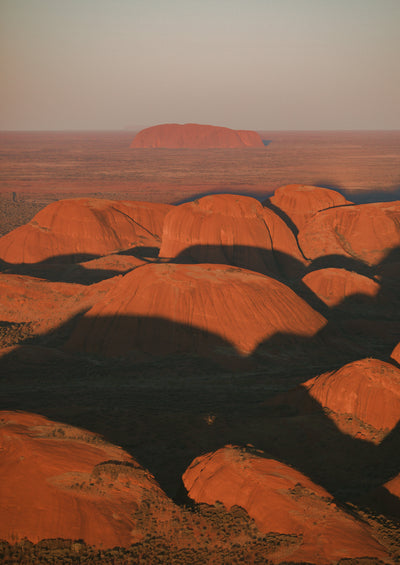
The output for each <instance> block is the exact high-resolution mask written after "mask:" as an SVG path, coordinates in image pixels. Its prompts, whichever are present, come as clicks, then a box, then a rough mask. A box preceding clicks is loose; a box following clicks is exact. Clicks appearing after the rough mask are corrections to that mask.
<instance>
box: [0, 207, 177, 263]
mask: <svg viewBox="0 0 400 565" xmlns="http://www.w3.org/2000/svg"><path fill="white" fill-rule="evenodd" d="M169 208H170V206H168V205H166V204H154V203H151V202H128V201H126V202H123V201H121V202H119V201H112V200H102V199H95V198H78V199H71V200H59V201H57V202H53V203H52V204H49V205H48V206H46V208H44V209H43V210H41V211H40V212H38V214H36V216H34V218H33V219H32V220H31V221H30V222H29V223H28V224H26V225H24V226H21V227H19V228H17V229H15V230H13V231H12V232H10V233H8V234H6V235H5V236H3V237H2V238H0V259H1V260H3V261H4V262H6V263H11V264H16V263H38V262H41V261H48V260H53V261H55V262H65V261H68V262H71V261H79V260H81V261H82V260H84V259H91V258H94V257H97V256H100V255H108V254H110V253H114V252H116V251H120V250H122V249H128V248H135V247H159V245H160V239H159V238H160V236H161V232H162V224H163V221H164V216H165V215H166V213H167V212H168V210H169Z"/></svg>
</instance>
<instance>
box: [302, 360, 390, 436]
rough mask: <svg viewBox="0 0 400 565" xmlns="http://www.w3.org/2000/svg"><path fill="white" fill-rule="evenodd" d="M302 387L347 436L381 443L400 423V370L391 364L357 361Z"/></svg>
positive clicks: (375, 361) (310, 381)
mask: <svg viewBox="0 0 400 565" xmlns="http://www.w3.org/2000/svg"><path fill="white" fill-rule="evenodd" d="M302 386H303V387H304V388H305V389H306V390H307V391H308V393H309V394H310V396H311V397H312V398H314V399H315V400H316V401H317V402H318V403H319V404H320V405H321V406H322V407H323V408H324V409H327V410H328V411H329V412H328V413H329V416H330V417H331V418H332V419H333V421H334V422H335V424H336V425H337V426H338V428H339V429H340V430H342V431H343V432H344V433H348V434H351V435H353V436H356V437H362V438H364V439H368V440H370V441H374V442H375V443H379V442H380V441H381V440H382V439H383V437H385V435H387V434H388V433H389V432H390V431H391V430H393V428H394V427H395V426H396V425H397V423H398V422H399V420H400V369H398V368H397V367H394V366H393V365H391V364H390V363H385V362H384V361H380V360H378V359H362V360H360V361H354V362H352V363H348V364H347V365H345V366H344V367H341V368H340V369H338V370H337V371H329V372H327V373H324V374H322V375H319V376H317V377H314V378H312V379H310V380H308V381H307V382H305V383H303V385H302Z"/></svg>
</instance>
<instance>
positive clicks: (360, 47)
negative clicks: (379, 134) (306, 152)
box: [0, 0, 400, 130]
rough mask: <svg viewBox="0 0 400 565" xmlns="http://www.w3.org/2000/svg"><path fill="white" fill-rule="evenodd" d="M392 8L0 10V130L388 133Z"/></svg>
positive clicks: (142, 4)
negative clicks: (170, 126) (191, 126)
mask: <svg viewBox="0 0 400 565" xmlns="http://www.w3.org/2000/svg"><path fill="white" fill-rule="evenodd" d="M399 29H400V0H0V77H1V78H0V130H68V129H72V130H74V129H83V130H119V129H124V128H127V127H129V126H131V127H132V128H138V127H139V128H141V127H147V126H151V125H155V124H159V123H187V122H192V123H204V124H213V125H220V126H226V127H231V128H238V129H256V130H349V129H366V130H371V129H400V63H399V61H400V33H399Z"/></svg>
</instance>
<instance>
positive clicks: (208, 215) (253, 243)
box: [160, 194, 305, 276]
mask: <svg viewBox="0 0 400 565" xmlns="http://www.w3.org/2000/svg"><path fill="white" fill-rule="evenodd" d="M160 257H164V258H170V259H171V258H174V259H178V260H179V261H182V262H184V261H187V262H196V263H220V264H230V265H235V266H237V267H242V268H245V269H250V270H253V271H257V272H259V273H264V274H279V273H283V274H286V275H288V276H291V275H294V274H296V273H297V272H298V271H299V270H300V269H301V267H302V266H304V264H305V260H304V257H303V256H302V254H301V252H300V250H299V247H298V245H297V241H296V238H295V237H294V235H293V233H292V231H291V230H290V229H289V227H288V226H287V225H286V224H285V222H284V221H283V220H281V218H279V216H277V215H276V214H275V213H274V212H272V211H271V210H269V209H267V208H263V206H262V205H261V204H260V203H259V202H258V201H257V200H256V199H255V198H251V197H248V196H236V195H232V194H217V195H210V196H204V197H203V198H199V199H198V200H195V201H194V202H188V203H186V204H181V205H180V206H176V207H175V208H172V209H171V210H170V212H169V213H168V214H167V216H166V218H165V222H164V229H163V235H162V245H161V249H160Z"/></svg>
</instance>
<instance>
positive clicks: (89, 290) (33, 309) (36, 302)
mask: <svg viewBox="0 0 400 565" xmlns="http://www.w3.org/2000/svg"><path fill="white" fill-rule="evenodd" d="M115 282H116V281H115V280H112V279H111V280H105V281H102V282H99V283H97V284H93V285H91V286H89V287H88V286H84V285H80V284H70V283H57V282H49V281H46V280H42V279H37V278H34V277H28V276H22V275H8V274H5V273H0V320H2V321H4V322H15V323H30V325H31V328H32V331H33V332H34V333H41V334H42V333H45V332H47V331H49V330H50V329H54V328H56V327H58V326H59V325H61V324H63V323H65V322H67V321H68V320H69V319H70V318H72V317H73V316H75V315H77V314H80V313H82V312H85V311H87V310H89V309H90V308H91V307H92V306H93V305H94V304H95V303H96V302H97V301H98V300H100V299H101V298H102V297H103V296H104V295H105V294H106V293H107V292H108V291H109V290H110V288H112V286H113V285H114V284H115Z"/></svg>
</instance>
